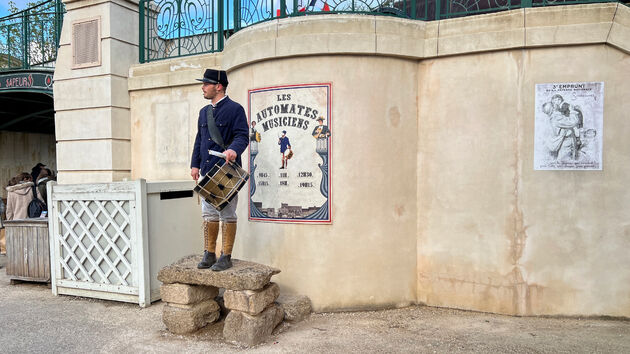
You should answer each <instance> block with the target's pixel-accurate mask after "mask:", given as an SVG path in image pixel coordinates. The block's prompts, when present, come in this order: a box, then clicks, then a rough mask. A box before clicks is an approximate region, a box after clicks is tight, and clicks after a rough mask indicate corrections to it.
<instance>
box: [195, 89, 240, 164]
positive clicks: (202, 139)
mask: <svg viewBox="0 0 630 354" xmlns="http://www.w3.org/2000/svg"><path fill="white" fill-rule="evenodd" d="M208 109H212V105H207V106H205V107H203V108H202V109H201V111H199V119H198V120H197V136H196V137H195V145H194V148H193V152H192V158H191V161H190V167H191V168H193V167H196V168H198V169H200V170H201V176H203V175H205V174H206V173H208V171H210V169H211V168H212V166H214V165H215V164H216V163H217V162H219V163H220V164H223V162H225V160H224V159H221V158H219V157H216V156H213V155H210V154H209V153H208V150H214V151H218V152H223V151H224V149H223V148H222V147H221V146H219V144H217V143H216V142H214V141H213V140H212V139H211V138H210V133H209V132H208V118H207V116H206V112H207V110H208ZM214 119H215V123H216V125H217V128H218V129H219V132H220V133H221V137H222V138H223V143H224V144H225V146H226V149H225V150H227V149H232V150H234V151H236V155H237V158H236V162H237V163H238V164H239V165H240V166H242V163H241V154H242V153H243V152H244V151H245V149H246V148H247V144H249V127H248V125H247V116H246V115H245V110H244V109H243V107H242V106H241V105H240V104H238V103H236V102H234V101H232V100H231V99H230V98H229V97H225V98H224V99H222V100H221V101H220V102H219V103H217V105H216V107H215V108H214Z"/></svg>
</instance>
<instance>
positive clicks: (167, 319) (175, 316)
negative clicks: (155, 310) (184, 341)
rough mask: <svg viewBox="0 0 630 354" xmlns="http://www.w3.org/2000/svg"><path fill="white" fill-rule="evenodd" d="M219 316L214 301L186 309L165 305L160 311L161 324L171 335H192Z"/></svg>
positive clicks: (217, 306)
mask: <svg viewBox="0 0 630 354" xmlns="http://www.w3.org/2000/svg"><path fill="white" fill-rule="evenodd" d="M219 314H220V312H219V305H217V303H216V302H215V301H214V300H206V301H202V302H199V303H197V304H195V305H191V306H190V307H188V308H182V307H176V306H171V305H170V304H166V305H165V306H164V310H163V311H162V322H164V324H165V325H166V328H168V330H169V332H171V333H176V334H183V333H192V332H194V331H196V330H198V329H199V328H201V327H204V326H205V325H207V324H209V323H212V322H214V321H216V320H217V319H218V318H219Z"/></svg>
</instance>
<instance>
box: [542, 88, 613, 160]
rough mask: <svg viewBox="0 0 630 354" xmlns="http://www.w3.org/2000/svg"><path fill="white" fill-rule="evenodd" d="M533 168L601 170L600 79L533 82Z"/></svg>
mask: <svg viewBox="0 0 630 354" xmlns="http://www.w3.org/2000/svg"><path fill="white" fill-rule="evenodd" d="M535 112H536V113H535V133H534V139H535V141H534V169H535V170H601V169H602V141H603V139H602V133H603V128H604V83H603V82H573V83H549V84H537V85H536V109H535Z"/></svg>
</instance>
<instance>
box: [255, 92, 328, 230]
mask: <svg viewBox="0 0 630 354" xmlns="http://www.w3.org/2000/svg"><path fill="white" fill-rule="evenodd" d="M331 93H332V84H331V83H323V84H303V85H288V86H275V87H265V88H259V89H253V90H249V91H248V96H249V97H248V115H249V129H250V134H249V140H250V145H249V174H250V178H249V220H252V221H267V222H283V223H325V224H329V223H332V213H331V203H332V197H331V191H332V188H331V171H332V170H331V161H330V156H331V155H332V136H333V129H332V114H331Z"/></svg>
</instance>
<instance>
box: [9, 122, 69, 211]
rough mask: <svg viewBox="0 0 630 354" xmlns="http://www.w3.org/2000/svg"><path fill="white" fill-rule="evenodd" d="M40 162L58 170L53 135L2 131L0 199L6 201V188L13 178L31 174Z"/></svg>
mask: <svg viewBox="0 0 630 354" xmlns="http://www.w3.org/2000/svg"><path fill="white" fill-rule="evenodd" d="M38 162H41V163H44V164H46V165H47V166H48V167H49V168H50V169H51V170H56V169H57V163H56V159H55V136H54V135H53V134H34V133H22V132H10V131H0V189H1V190H0V197H2V198H5V199H6V197H7V191H6V190H5V189H4V188H5V187H6V186H7V182H8V181H9V179H10V178H11V177H14V176H15V175H17V174H18V173H22V172H28V173H31V169H32V168H33V166H35V165H36V164H37V163H38Z"/></svg>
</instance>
